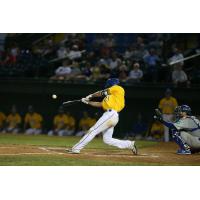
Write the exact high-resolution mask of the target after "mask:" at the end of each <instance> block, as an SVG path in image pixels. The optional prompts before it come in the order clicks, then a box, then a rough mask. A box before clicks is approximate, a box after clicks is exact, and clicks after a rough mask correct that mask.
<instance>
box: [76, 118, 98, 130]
mask: <svg viewBox="0 0 200 200" xmlns="http://www.w3.org/2000/svg"><path fill="white" fill-rule="evenodd" d="M95 123H96V119H93V118H90V117H87V118H82V119H81V120H80V122H79V127H80V128H83V127H85V126H86V127H92V126H93V125H94V124H95Z"/></svg>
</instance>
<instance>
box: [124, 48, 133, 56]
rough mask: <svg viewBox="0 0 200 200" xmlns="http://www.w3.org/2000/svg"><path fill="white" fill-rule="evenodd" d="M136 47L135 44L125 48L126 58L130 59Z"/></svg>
mask: <svg viewBox="0 0 200 200" xmlns="http://www.w3.org/2000/svg"><path fill="white" fill-rule="evenodd" d="M134 50H135V49H134V48H133V46H130V47H128V48H127V49H126V50H125V53H124V59H130V58H131V57H132V56H133V51H134Z"/></svg>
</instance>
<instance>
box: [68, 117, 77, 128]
mask: <svg viewBox="0 0 200 200" xmlns="http://www.w3.org/2000/svg"><path fill="white" fill-rule="evenodd" d="M68 126H69V127H71V128H74V127H75V119H74V117H72V116H68Z"/></svg>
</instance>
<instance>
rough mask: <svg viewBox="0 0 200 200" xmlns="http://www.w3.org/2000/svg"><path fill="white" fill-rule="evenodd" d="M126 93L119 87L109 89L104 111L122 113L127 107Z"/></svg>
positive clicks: (104, 101)
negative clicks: (110, 110) (111, 110)
mask: <svg viewBox="0 0 200 200" xmlns="http://www.w3.org/2000/svg"><path fill="white" fill-rule="evenodd" d="M124 96H125V91H124V89H123V88H122V87H121V86H119V85H114V86H112V87H110V88H108V95H107V96H106V97H105V98H104V99H103V101H102V107H103V109H104V110H109V109H113V110H115V111H117V112H120V111H121V110H122V109H123V108H124V106H125V98H124Z"/></svg>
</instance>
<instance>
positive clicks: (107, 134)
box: [72, 110, 132, 152]
mask: <svg viewBox="0 0 200 200" xmlns="http://www.w3.org/2000/svg"><path fill="white" fill-rule="evenodd" d="M118 121H119V114H118V113H117V112H116V111H115V110H108V111H106V112H105V113H104V114H103V115H102V116H101V118H100V119H99V120H98V121H97V122H96V124H95V125H94V126H92V127H91V128H90V129H89V131H88V133H87V134H86V135H85V136H84V137H83V138H82V139H81V140H80V141H79V142H78V143H77V144H75V145H74V146H73V147H72V151H76V152H79V151H80V150H81V149H83V148H84V147H85V146H86V145H87V144H88V143H89V142H90V141H91V140H92V139H93V138H94V137H95V136H96V135H98V134H100V133H102V134H103V141H104V142H105V143H106V144H108V145H112V146H115V147H118V148H120V149H132V141H130V140H119V139H115V138H113V137H112V135H113V131H114V127H115V126H116V124H117V123H118Z"/></svg>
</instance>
